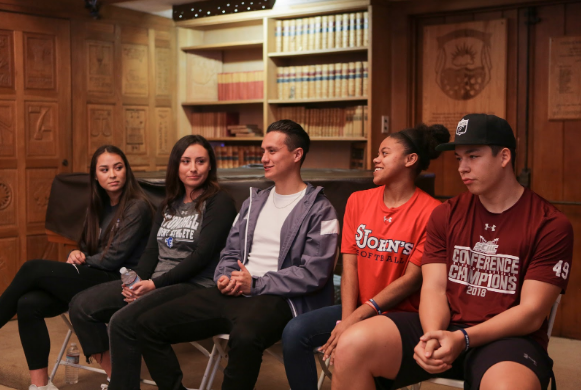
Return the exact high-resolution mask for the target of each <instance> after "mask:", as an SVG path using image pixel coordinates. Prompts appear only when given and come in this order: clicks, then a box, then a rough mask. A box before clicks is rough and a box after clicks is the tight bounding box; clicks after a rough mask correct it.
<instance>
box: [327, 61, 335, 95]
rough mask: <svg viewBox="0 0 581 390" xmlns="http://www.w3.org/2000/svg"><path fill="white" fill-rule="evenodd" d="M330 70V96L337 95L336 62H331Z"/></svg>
mask: <svg viewBox="0 0 581 390" xmlns="http://www.w3.org/2000/svg"><path fill="white" fill-rule="evenodd" d="M328 66H329V71H328V78H329V85H328V91H329V96H328V97H334V96H335V64H329V65H328Z"/></svg>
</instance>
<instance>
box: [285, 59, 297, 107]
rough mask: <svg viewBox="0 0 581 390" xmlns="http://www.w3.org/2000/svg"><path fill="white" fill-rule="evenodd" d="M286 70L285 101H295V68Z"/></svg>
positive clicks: (290, 67)
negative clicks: (287, 71) (286, 91)
mask: <svg viewBox="0 0 581 390" xmlns="http://www.w3.org/2000/svg"><path fill="white" fill-rule="evenodd" d="M288 70H289V74H288V95H287V96H285V99H296V74H297V71H296V67H294V66H289V67H288Z"/></svg>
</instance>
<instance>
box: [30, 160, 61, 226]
mask: <svg viewBox="0 0 581 390" xmlns="http://www.w3.org/2000/svg"><path fill="white" fill-rule="evenodd" d="M56 174H57V171H56V169H49V168H47V169H42V168H39V169H28V170H27V171H26V222H27V223H29V224H35V223H44V218H45V215H46V207H47V206H48V198H49V196H50V187H51V186H52V180H53V178H54V177H55V176H56Z"/></svg>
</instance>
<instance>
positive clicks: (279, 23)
mask: <svg viewBox="0 0 581 390" xmlns="http://www.w3.org/2000/svg"><path fill="white" fill-rule="evenodd" d="M275 26H276V27H275V30H274V38H275V42H276V45H275V50H276V52H277V53H280V52H281V51H282V20H277V21H276V23H275Z"/></svg>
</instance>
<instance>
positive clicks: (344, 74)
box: [341, 63, 349, 97]
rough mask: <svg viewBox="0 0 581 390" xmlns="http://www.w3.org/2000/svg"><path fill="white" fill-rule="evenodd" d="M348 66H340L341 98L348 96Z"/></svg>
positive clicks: (345, 64) (344, 64)
mask: <svg viewBox="0 0 581 390" xmlns="http://www.w3.org/2000/svg"><path fill="white" fill-rule="evenodd" d="M348 87H349V64H347V63H343V64H341V97H348V96H349V89H348Z"/></svg>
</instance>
